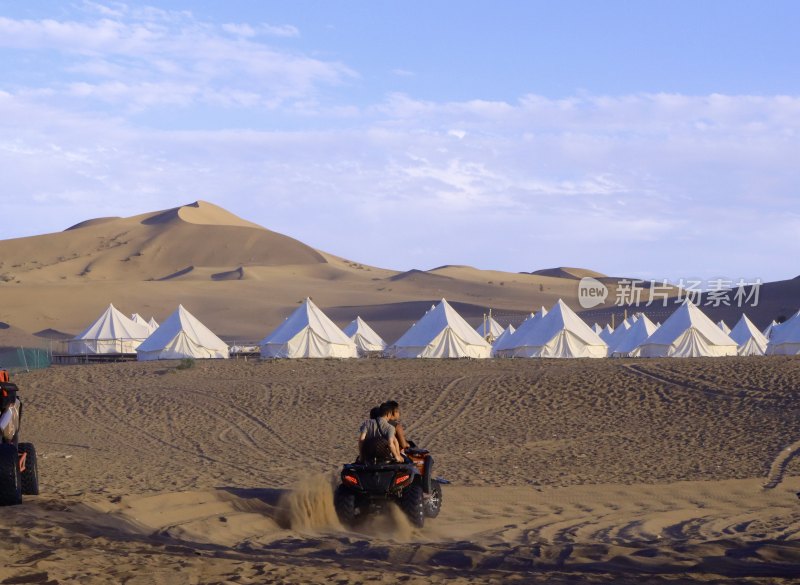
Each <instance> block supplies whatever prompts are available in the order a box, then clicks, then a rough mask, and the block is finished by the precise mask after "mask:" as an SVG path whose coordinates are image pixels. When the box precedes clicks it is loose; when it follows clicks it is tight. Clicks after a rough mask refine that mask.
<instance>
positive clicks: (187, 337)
mask: <svg viewBox="0 0 800 585" xmlns="http://www.w3.org/2000/svg"><path fill="white" fill-rule="evenodd" d="M228 357H229V352H228V345H227V344H226V343H225V342H224V341H222V340H221V339H220V338H219V337H217V336H216V335H215V334H214V333H213V332H212V331H211V330H210V329H209V328H208V327H206V326H205V325H203V324H202V323H201V322H200V321H198V319H197V317H195V316H194V315H192V314H191V313H190V312H189V311H187V310H186V309H184V308H183V305H178V308H177V309H176V310H175V312H174V313H172V315H170V316H169V317H167V319H166V320H165V321H164V322H163V323H162V324H161V326H160V327H159V328H158V329H156V330H155V331H154V332H153V334H152V335H151V336H150V337H148V338H147V340H146V341H144V343H142V344H141V345H140V346H139V347H138V349H137V350H136V359H138V360H139V361H142V362H144V361H151V360H176V359H183V358H195V359H211V358H228Z"/></svg>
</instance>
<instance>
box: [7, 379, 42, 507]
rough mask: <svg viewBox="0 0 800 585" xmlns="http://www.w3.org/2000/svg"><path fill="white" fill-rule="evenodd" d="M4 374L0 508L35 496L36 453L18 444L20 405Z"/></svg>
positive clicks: (11, 385)
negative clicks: (28, 496)
mask: <svg viewBox="0 0 800 585" xmlns="http://www.w3.org/2000/svg"><path fill="white" fill-rule="evenodd" d="M17 392H18V388H17V385H16V384H12V383H11V382H10V381H9V377H8V372H6V371H5V370H0V506H13V505H16V504H21V503H22V496H23V494H25V495H32V496H36V495H38V494H39V473H38V469H37V466H36V449H35V448H34V446H33V444H32V443H20V442H19V427H20V420H21V419H22V402H21V401H20V400H19V398H18V397H17Z"/></svg>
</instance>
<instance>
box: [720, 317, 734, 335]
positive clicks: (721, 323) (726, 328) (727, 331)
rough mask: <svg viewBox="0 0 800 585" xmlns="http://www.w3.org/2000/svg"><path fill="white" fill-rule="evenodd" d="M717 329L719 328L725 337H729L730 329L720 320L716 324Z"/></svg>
mask: <svg viewBox="0 0 800 585" xmlns="http://www.w3.org/2000/svg"><path fill="white" fill-rule="evenodd" d="M717 327H719V328H720V329H721V330H722V331H723V332H724V333H725V334H726V335H730V333H731V328H730V327H728V325H727V324H726V323H725V321H724V320H720V321H718V322H717Z"/></svg>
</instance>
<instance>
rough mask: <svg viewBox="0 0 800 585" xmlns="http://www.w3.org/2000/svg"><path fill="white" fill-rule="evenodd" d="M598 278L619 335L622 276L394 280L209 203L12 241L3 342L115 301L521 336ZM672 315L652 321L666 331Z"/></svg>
mask: <svg viewBox="0 0 800 585" xmlns="http://www.w3.org/2000/svg"><path fill="white" fill-rule="evenodd" d="M532 255H534V256H535V251H534V253H533V254H532ZM528 261H529V260H528ZM584 276H592V277H595V278H598V279H599V280H601V281H602V282H603V283H605V284H606V286H608V287H609V291H610V292H609V297H608V299H607V301H606V303H605V304H604V305H601V306H600V307H597V308H596V309H594V310H593V311H592V313H591V315H590V316H588V317H587V318H590V319H591V321H592V322H594V321H597V322H599V323H600V324H601V325H602V324H605V323H607V322H609V321H610V320H611V313H612V312H615V313H617V314H619V313H620V311H621V309H620V308H618V307H614V306H613V302H614V299H615V295H614V291H615V287H616V286H617V283H618V282H619V280H620V279H618V278H616V277H609V276H606V275H604V274H601V273H599V272H596V271H592V270H587V269H583V268H571V267H560V268H548V269H543V270H537V271H534V272H531V273H511V272H502V271H495V270H480V269H477V268H473V267H470V266H463V265H445V266H439V267H437V268H433V269H430V270H420V269H412V270H407V271H396V270H389V269H385V268H379V267H375V266H367V265H364V264H362V263H359V262H357V261H353V260H348V259H344V258H341V257H338V256H336V255H333V254H330V253H327V252H324V251H321V250H316V249H314V248H312V247H310V246H308V245H306V244H304V243H303V242H300V241H298V240H296V239H294V238H291V237H289V236H286V235H283V234H279V233H277V232H273V231H270V230H268V229H266V228H264V227H262V226H259V225H257V224H255V223H252V222H250V221H247V220H245V219H242V218H240V217H238V216H236V215H234V214H232V213H230V212H228V211H226V210H225V209H222V208H221V207H218V206H216V205H214V204H212V203H208V202H205V201H196V202H194V203H190V204H188V205H183V206H180V207H175V208H172V209H167V210H162V211H155V212H150V213H144V214H141V215H137V216H133V217H125V218H123V217H104V218H96V219H89V220H86V221H83V222H80V223H78V224H76V225H74V226H71V227H69V228H67V229H66V230H65V231H63V232H58V233H52V234H44V235H40V236H31V237H26V238H17V239H11V240H2V241H0V292H1V293H2V299H3V302H2V304H0V321H2V322H5V323H8V324H9V325H10V326H12V327H13V328H14V329H13V330H12V331H9V330H0V346H3V345H17V344H18V343H19V340H21V339H22V338H21V337H20V332H22V333H26V332H34V331H45V330H56V331H58V332H65V333H69V334H72V335H74V334H76V333H78V332H79V331H81V330H83V329H84V328H85V327H86V325H87V324H88V323H90V322H91V320H92V319H93V318H95V317H96V315H97V314H98V313H99V311H101V310H102V309H103V308H105V307H107V306H108V304H109V303H111V302H113V303H114V304H115V305H116V306H118V307H119V308H120V309H121V310H122V311H123V312H124V313H126V314H132V313H135V312H139V313H142V314H147V315H154V316H155V317H156V319H157V320H163V319H164V318H166V317H167V315H169V314H170V313H171V312H172V311H174V309H175V307H177V306H178V305H179V304H183V305H185V306H186V307H187V308H189V309H190V310H191V311H192V312H193V313H194V314H195V315H197V316H198V318H200V319H201V320H202V321H203V322H204V323H206V324H207V325H208V326H209V327H210V328H211V329H212V330H213V331H214V332H215V333H217V334H218V335H220V336H221V337H223V339H226V340H230V341H251V342H253V341H257V340H259V339H262V338H263V337H264V336H265V335H266V334H267V333H268V332H269V331H271V330H273V329H274V328H275V327H277V326H278V325H279V324H280V323H281V322H282V321H283V320H284V319H285V318H286V317H288V316H289V314H290V313H291V312H292V311H293V310H294V309H295V308H296V307H297V304H298V303H299V302H301V301H302V300H303V299H304V298H306V297H308V296H310V297H312V298H313V299H314V302H315V303H317V304H318V305H319V306H320V307H321V308H322V309H323V310H324V311H325V312H326V313H327V314H329V315H330V316H331V318H332V319H334V321H336V324H337V325H338V326H339V327H343V326H345V325H346V324H347V323H349V322H350V321H351V320H352V319H354V318H355V317H356V315H362V316H363V317H364V318H365V319H367V320H368V321H369V322H370V324H371V325H372V326H373V327H374V329H375V331H376V332H377V333H378V334H379V335H380V336H382V337H383V338H384V339H386V340H387V341H389V342H392V341H394V340H396V339H397V338H398V337H399V336H400V335H401V334H402V333H403V332H404V331H405V330H406V329H407V328H408V326H409V325H410V324H411V323H413V322H414V321H416V320H418V319H419V318H420V317H421V316H422V314H423V313H424V310H425V308H427V307H429V306H430V305H431V304H432V303H434V302H436V301H438V300H439V299H441V298H447V299H448V301H450V302H451V303H452V304H453V306H454V307H455V308H456V310H458V311H459V313H460V314H461V315H462V316H463V317H464V318H466V319H467V321H468V322H469V323H470V325H471V326H472V327H476V326H477V325H478V324H479V323H481V322H482V321H483V315H484V313H487V312H488V310H489V309H490V308H491V309H493V317H494V318H495V319H496V320H497V321H498V322H499V323H500V325H502V326H503V327H506V326H508V325H509V324H514V325H519V324H520V323H521V322H522V320H523V319H524V317H525V316H526V315H527V314H528V313H530V311H531V310H532V309H533V308H534V307H538V306H542V305H544V306H552V305H553V303H555V302H556V301H557V300H558V299H559V298H561V299H564V301H565V302H566V303H567V304H568V305H569V306H570V307H571V308H572V309H574V310H577V311H580V306H579V305H578V302H577V292H578V281H579V279H580V278H583V277H584ZM764 290H765V291H769V294H766V295H762V299H763V298H764V297H765V296H766V297H767V298H766V299H765V300H764V306H765V307H767V308H766V309H764V310H763V311H759V310H748V316H749V317H750V318H751V319H752V320H753V321H754V323H755V324H756V325H757V326H759V327H764V326H766V325H767V324H768V323H769V322H770V321H771V320H772V319H773V318H775V317H777V316H779V315H781V314H784V313H785V314H786V315H787V316H788V315H791V314H793V313H794V311H795V310H796V308H797V307H796V306H795V304H796V303H797V299H798V298H800V280H796V281H785V282H784V283H771V284H770V285H765V287H764ZM670 310H671V309H670ZM709 315H710V316H711V317H712V318H714V319H715V320H716V319H718V318H720V317H722V318H725V319H726V320H728V321H730V322H736V321H737V320H738V319H739V317H740V314H739V313H735V312H732V311H728V312H727V313H726V312H725V310H722V312H720V313H719V314H717V313H714V312H711V313H709ZM666 316H667V315H666V314H651V317H652V319H653V321H663V320H664V319H665V318H666ZM617 319H619V317H617ZM4 331H5V332H6V333H4ZM11 333H14V340H12V339H11ZM28 341H31V340H30V339H28Z"/></svg>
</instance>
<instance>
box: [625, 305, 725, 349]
mask: <svg viewBox="0 0 800 585" xmlns="http://www.w3.org/2000/svg"><path fill="white" fill-rule="evenodd" d="M736 353H737V346H736V342H735V341H734V340H733V339H731V338H730V337H729V336H728V335H727V334H726V333H724V332H723V331H722V330H721V329H720V328H719V327H718V326H717V325H715V324H714V322H713V321H711V319H709V318H708V317H706V315H705V314H704V313H703V312H702V311H701V310H700V309H698V308H697V307H696V306H695V305H693V304H692V303H691V302H689V301H686V302H684V303H683V304H682V305H681V306H680V307H678V308H677V309H676V310H675V311H674V312H673V313H672V315H670V316H669V317H668V318H667V320H666V321H664V324H663V325H661V327H659V328H658V329H657V330H656V331H655V332H654V333H653V334H652V335H651V336H650V337H648V338H647V340H645V342H644V343H642V345H641V346H639V355H641V356H642V357H715V356H725V355H736Z"/></svg>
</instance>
